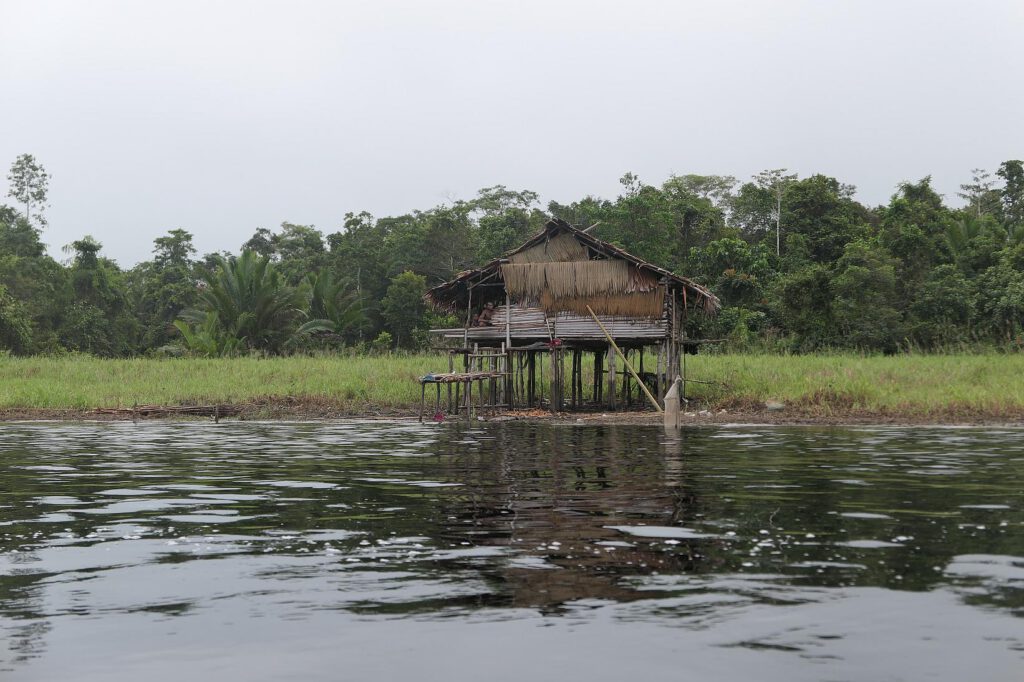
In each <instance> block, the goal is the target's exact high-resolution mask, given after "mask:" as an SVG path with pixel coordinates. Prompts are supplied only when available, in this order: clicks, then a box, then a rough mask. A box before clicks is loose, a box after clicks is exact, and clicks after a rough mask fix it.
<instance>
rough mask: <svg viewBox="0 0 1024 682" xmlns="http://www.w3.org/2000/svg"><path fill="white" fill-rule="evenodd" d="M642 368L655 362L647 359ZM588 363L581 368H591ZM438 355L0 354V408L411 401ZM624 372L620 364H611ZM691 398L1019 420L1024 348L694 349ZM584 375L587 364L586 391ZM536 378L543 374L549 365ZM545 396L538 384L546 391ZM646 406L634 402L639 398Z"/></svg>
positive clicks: (720, 403)
mask: <svg viewBox="0 0 1024 682" xmlns="http://www.w3.org/2000/svg"><path fill="white" fill-rule="evenodd" d="M648 359H649V360H651V362H649V363H648V367H649V368H651V367H653V366H654V363H653V359H651V358H648ZM588 365H589V363H588ZM447 367H448V360H447V357H446V356H443V355H391V356H376V357H364V356H350V355H346V356H321V357H288V358H265V359H263V358H260V359H258V358H232V359H159V360H157V359H132V360H103V359H98V358H91V357H81V356H70V357H52V358H51V357H34V358H13V357H3V356H0V409H7V410H19V409H21V410H32V409H41V410H47V409H49V410H88V409H92V408H110V407H131V406H132V405H134V404H140V405H147V404H158V405H181V404H209V403H243V402H249V401H254V400H260V399H267V398H269V399H277V400H280V399H287V398H292V399H295V400H297V401H315V402H321V403H324V404H327V405H330V406H332V407H334V408H337V409H341V410H347V411H360V410H371V409H374V408H381V409H410V410H414V409H416V408H417V407H418V403H419V396H420V389H419V385H418V383H417V377H419V376H421V375H423V374H426V373H427V372H430V371H445V370H447ZM620 367H621V363H620ZM687 370H688V376H689V378H690V379H698V380H702V381H708V382H713V383H708V384H704V383H700V384H690V386H689V392H690V395H691V396H693V397H696V398H698V399H699V400H701V401H702V402H703V403H705V404H707V405H708V406H710V407H714V408H724V409H762V408H763V405H764V402H765V401H768V400H777V401H780V402H783V403H785V404H786V405H787V406H788V407H789V408H790V409H792V410H796V411H801V412H803V413H806V414H811V415H823V416H824V415H842V414H851V413H864V414H879V415H897V416H898V415H902V416H914V417H928V416H935V417H945V416H955V415H962V416H968V417H969V416H972V415H976V416H994V417H1012V418H1019V417H1021V416H1024V380H1022V379H1024V355H1016V354H1013V355H1007V354H987V355H973V354H972V355H896V356H887V357H883V356H857V355H802V356H797V355H741V354H734V355H728V354H726V355H699V356H696V357H689V358H687ZM591 376H592V371H590V370H589V366H588V367H585V369H584V384H585V392H586V394H587V395H589V384H590V378H591ZM545 378H547V379H550V372H549V371H546V373H545ZM544 393H546V391H544ZM638 402H639V403H641V404H642V403H643V400H642V399H641V400H639V401H638Z"/></svg>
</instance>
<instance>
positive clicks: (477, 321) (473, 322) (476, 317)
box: [469, 313, 480, 327]
mask: <svg viewBox="0 0 1024 682" xmlns="http://www.w3.org/2000/svg"><path fill="white" fill-rule="evenodd" d="M469 326H470V327H479V326H480V313H474V314H473V319H472V320H471V321H470V323H469Z"/></svg>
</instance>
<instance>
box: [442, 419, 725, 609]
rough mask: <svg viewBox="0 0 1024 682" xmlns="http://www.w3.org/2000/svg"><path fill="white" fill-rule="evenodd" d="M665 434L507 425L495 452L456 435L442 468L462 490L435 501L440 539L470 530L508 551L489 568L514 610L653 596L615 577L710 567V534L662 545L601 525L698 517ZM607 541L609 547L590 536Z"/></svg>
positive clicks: (674, 444)
mask: <svg viewBox="0 0 1024 682" xmlns="http://www.w3.org/2000/svg"><path fill="white" fill-rule="evenodd" d="M460 439H461V438H460V436H459V434H458V433H457V432H455V433H453V434H452V440H460ZM664 441H665V437H664V435H663V434H662V433H661V432H660V430H658V429H637V428H631V429H617V428H614V427H611V428H602V427H598V428H593V427H588V428H574V427H571V426H560V425H556V426H539V425H530V426H529V427H525V425H516V424H509V425H507V428H505V429H503V430H502V432H501V433H500V436H499V441H497V442H495V447H494V448H493V449H492V448H488V449H479V448H469V447H466V446H465V445H460V444H454V443H452V444H450V445H449V446H448V447H449V450H448V452H449V453H450V456H449V457H447V458H445V462H444V466H445V469H446V472H447V477H448V478H450V479H453V480H458V481H459V482H461V483H463V487H461V488H456V489H452V492H451V493H450V494H448V495H446V496H444V498H443V500H442V501H443V503H444V507H445V509H444V512H445V513H446V514H447V515H448V517H449V518H450V520H449V522H448V526H447V527H446V528H445V529H444V531H442V532H443V533H445V534H446V537H445V538H444V539H446V540H449V541H458V540H460V539H463V540H464V539H465V538H466V537H467V536H472V538H473V540H474V542H475V543H476V544H482V545H496V546H502V547H508V548H509V549H511V550H513V551H514V556H513V557H512V559H511V560H510V561H507V562H504V563H502V564H500V565H496V566H495V567H494V568H489V569H488V571H489V572H492V573H491V575H490V577H491V578H492V579H493V580H495V581H496V582H497V583H499V584H500V585H501V587H500V589H501V590H502V591H505V592H507V593H508V594H509V596H510V597H511V600H512V603H513V604H514V605H517V606H551V605H558V604H561V603H563V602H566V601H573V600H580V599H590V598H597V599H610V600H615V601H628V600H635V599H639V598H645V597H650V596H651V595H650V593H641V592H638V591H636V590H635V589H634V588H631V587H626V586H622V585H621V584H620V583H621V581H622V579H623V578H624V577H626V576H630V575H646V574H650V573H653V572H666V573H674V574H679V573H691V572H695V571H701V570H707V569H708V568H709V566H707V564H708V562H709V561H711V560H712V559H711V558H709V556H708V550H709V549H712V550H713V544H714V543H715V542H716V541H714V540H680V541H679V544H677V545H674V546H673V545H665V544H664V543H662V542H655V541H653V540H651V539H645V538H633V537H630V536H626V535H624V534H622V533H621V532H619V531H616V530H613V529H611V528H607V526H614V525H638V524H645V525H654V526H658V525H660V526H680V525H685V524H686V523H688V522H690V521H693V520H695V519H697V518H698V515H699V514H700V513H701V500H700V498H699V496H698V495H697V494H696V493H695V492H694V490H693V489H692V487H690V485H689V481H688V478H687V471H686V466H685V463H684V461H683V456H682V449H683V447H684V445H683V444H682V443H681V442H680V441H679V440H674V441H669V442H664ZM451 517H454V518H451ZM608 542H615V543H616V544H615V545H607V544H604V545H603V544H596V543H608ZM624 543H629V544H630V545H631V546H626V545H625V544H624ZM540 562H543V563H540ZM524 564H526V565H525V566H524ZM531 565H535V566H537V567H530V566H531Z"/></svg>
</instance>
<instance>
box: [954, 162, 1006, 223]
mask: <svg viewBox="0 0 1024 682" xmlns="http://www.w3.org/2000/svg"><path fill="white" fill-rule="evenodd" d="M995 184H996V183H995V180H993V179H992V174H991V173H989V172H988V171H987V170H984V169H983V168H975V169H973V170H972V171H971V181H970V182H965V183H964V184H962V185H960V191H959V192H957V193H956V195H957V196H958V197H960V198H961V199H963V200H964V201H966V202H967V205H968V206H970V207H971V209H972V210H973V211H974V215H975V217H978V218H980V217H981V216H983V215H985V214H987V213H992V212H993V211H995V210H996V209H997V208H998V207H999V194H998V193H997V192H996V191H995V190H993V187H995Z"/></svg>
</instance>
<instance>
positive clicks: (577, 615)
mask: <svg viewBox="0 0 1024 682" xmlns="http://www.w3.org/2000/svg"><path fill="white" fill-rule="evenodd" d="M1022 616H1024V431H1020V430H1010V429H1006V430H994V429H921V428H913V429H900V428H870V429H868V428H865V429H837V428H769V427H700V428H693V429H689V430H684V431H682V432H681V433H679V434H676V435H671V436H670V435H666V433H665V432H664V431H662V430H661V429H660V428H652V427H648V426H597V425H590V424H588V425H582V424H579V425H572V424H550V423H524V422H506V423H480V424H474V425H472V426H469V425H464V424H461V425H460V424H440V425H437V424H430V425H420V424H410V423H381V422H376V423H363V422H348V423H330V424H321V423H316V424H294V423H289V424H283V423H222V424H212V423H159V422H150V423H140V424H130V423H115V424H92V423H86V424H47V423H31V424H7V425H3V426H0V679H3V680H5V681H8V680H10V681H12V682H16V681H22V680H71V679H73V680H76V681H78V682H83V681H91V680H103V681H104V682H110V681H120V680H145V681H146V682H160V681H163V680H174V681H175V682H178V681H180V680H181V679H193V680H207V679H217V680H220V681H222V682H227V681H232V680H388V679H396V680H397V679H424V680H434V679H437V680H453V681H457V680H480V679H485V680H524V679H535V680H549V679H550V680H554V679H561V680H617V681H621V680H623V679H628V678H629V677H630V676H635V677H639V678H642V679H644V680H785V681H786V682H791V681H794V680H924V679H928V680H957V681H960V680H1022V679H1024V618H1022Z"/></svg>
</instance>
